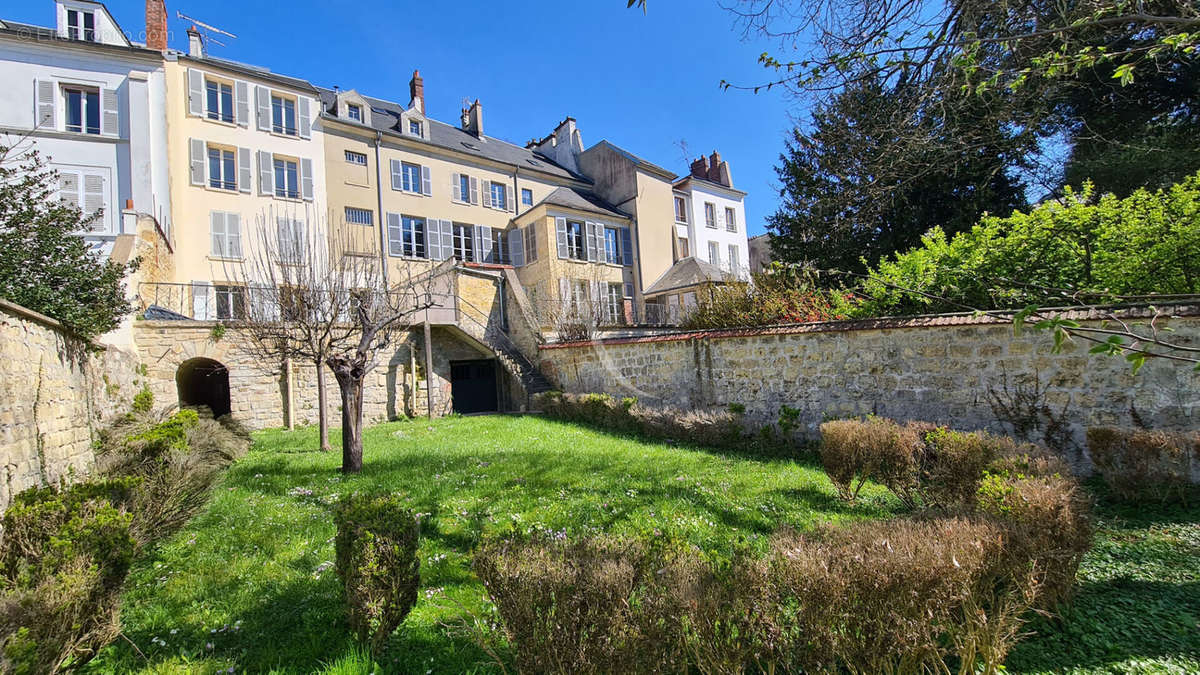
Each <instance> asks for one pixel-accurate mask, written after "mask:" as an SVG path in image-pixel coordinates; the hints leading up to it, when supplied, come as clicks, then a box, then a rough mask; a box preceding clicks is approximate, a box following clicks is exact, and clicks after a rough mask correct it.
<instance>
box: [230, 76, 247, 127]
mask: <svg viewBox="0 0 1200 675" xmlns="http://www.w3.org/2000/svg"><path fill="white" fill-rule="evenodd" d="M233 90H234V97H235V100H234V102H235V109H236V112H235V113H234V114H235V115H236V116H237V117H236V118H235V119H236V120H237V125H238V126H239V127H244V126H248V125H249V124H250V85H249V84H248V83H247V82H244V81H241V80H239V81H238V82H236V83H235V84H234V86H233Z"/></svg>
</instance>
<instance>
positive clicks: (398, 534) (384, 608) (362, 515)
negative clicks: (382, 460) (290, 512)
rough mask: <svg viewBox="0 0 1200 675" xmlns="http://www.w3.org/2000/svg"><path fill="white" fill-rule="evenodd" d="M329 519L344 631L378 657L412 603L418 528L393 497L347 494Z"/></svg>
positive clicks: (416, 581)
mask: <svg viewBox="0 0 1200 675" xmlns="http://www.w3.org/2000/svg"><path fill="white" fill-rule="evenodd" d="M333 519H334V523H335V524H336V525H337V535H336V536H335V539H334V548H335V554H336V563H335V564H336V567H337V573H338V576H339V577H340V578H341V580H342V587H343V590H344V592H345V599H346V611H347V614H348V616H349V621H350V630H351V632H353V633H354V635H355V637H356V638H358V640H359V642H361V643H363V644H366V645H369V646H370V648H371V652H372V653H373V654H375V655H378V654H380V653H381V652H382V651H383V647H384V646H385V645H386V644H387V640H388V638H389V637H391V635H392V633H393V632H395V630H396V629H397V628H399V627H400V624H401V623H403V622H404V619H405V618H406V617H407V616H408V613H409V612H410V611H412V608H413V606H414V605H416V604H417V589H418V587H419V586H420V565H421V561H420V559H419V558H418V557H417V543H418V538H419V530H420V525H419V523H418V522H417V518H416V516H414V515H413V513H412V511H410V510H408V509H407V508H405V506H404V504H403V502H402V501H401V499H400V498H399V497H398V496H396V495H379V496H363V495H349V496H347V497H345V498H343V499H342V501H341V502H339V503H338V505H337V507H336V509H335V510H334V516H333Z"/></svg>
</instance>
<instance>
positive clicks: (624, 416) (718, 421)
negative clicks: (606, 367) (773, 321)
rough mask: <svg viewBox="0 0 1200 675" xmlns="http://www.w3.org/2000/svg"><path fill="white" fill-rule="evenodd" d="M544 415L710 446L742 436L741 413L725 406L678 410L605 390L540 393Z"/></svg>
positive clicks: (738, 441)
mask: <svg viewBox="0 0 1200 675" xmlns="http://www.w3.org/2000/svg"><path fill="white" fill-rule="evenodd" d="M537 404H538V406H539V407H540V408H541V409H542V412H543V413H545V415H546V416H547V417H551V418H554V419H560V420H563V421H567V422H576V423H580V424H587V425H589V426H594V427H599V428H601V429H608V430H612V431H618V432H621V433H628V434H640V435H642V436H646V437H648V438H654V439H662V440H669V441H678V442H684V443H692V444H695V445H702V446H712V447H736V446H738V445H739V444H741V443H742V442H743V441H744V440H745V428H744V427H743V425H742V420H741V416H740V415H739V414H737V413H734V412H730V411H727V410H720V411H706V410H680V409H678V408H651V407H646V406H642V405H640V404H639V403H638V402H637V399H636V398H632V397H629V398H623V399H621V400H619V401H618V400H616V399H614V398H613V397H612V396H609V395H608V394H564V393H562V392H560V391H552V392H546V393H544V394H541V395H540V396H539V397H538V400H537Z"/></svg>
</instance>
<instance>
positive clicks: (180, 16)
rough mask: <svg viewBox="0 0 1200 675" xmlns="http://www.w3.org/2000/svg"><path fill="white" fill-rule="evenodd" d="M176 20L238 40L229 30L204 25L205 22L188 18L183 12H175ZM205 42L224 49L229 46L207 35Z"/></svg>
mask: <svg viewBox="0 0 1200 675" xmlns="http://www.w3.org/2000/svg"><path fill="white" fill-rule="evenodd" d="M175 18H177V19H183V20H184V21H190V22H191V23H193V24H195V25H196V26H199V27H200V28H203V29H204V30H205V31H206V32H209V33H219V34H221V35H225V36H228V37H231V38H233V39H235V40H236V39H237V36H236V35H234V34H233V33H230V32H229V31H227V30H221V29H220V28H217V27H216V26H213V25H211V24H207V23H204V22H203V21H201V20H199V19H194V18H192V17H190V16H188V15H187V14H184V13H183V12H181V11H179V10H175ZM204 41H205V42H211V43H213V44H218V45H221V46H222V47H226V46H228V45H226V44H225V43H224V42H221V41H220V40H218V39H216V38H215V37H213V36H212V35H205V36H204Z"/></svg>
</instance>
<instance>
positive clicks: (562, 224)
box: [554, 218, 571, 259]
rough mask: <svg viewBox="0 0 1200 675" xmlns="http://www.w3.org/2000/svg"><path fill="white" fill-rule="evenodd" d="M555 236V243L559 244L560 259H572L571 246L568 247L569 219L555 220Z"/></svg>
mask: <svg viewBox="0 0 1200 675" xmlns="http://www.w3.org/2000/svg"><path fill="white" fill-rule="evenodd" d="M554 234H555V241H556V242H557V244H558V257H559V259H565V258H568V257H570V253H571V252H570V246H568V244H567V219H566V218H555V219H554Z"/></svg>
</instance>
